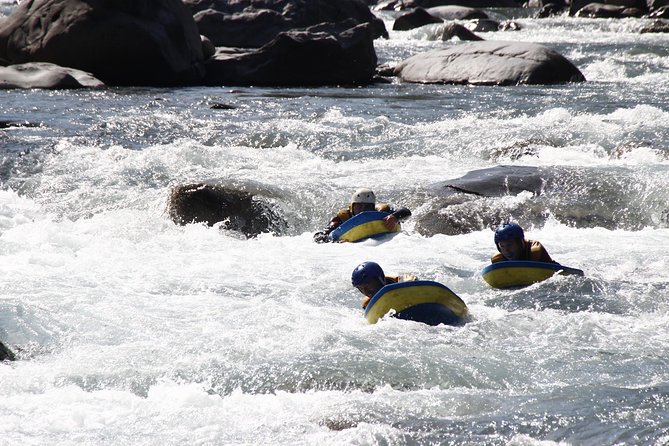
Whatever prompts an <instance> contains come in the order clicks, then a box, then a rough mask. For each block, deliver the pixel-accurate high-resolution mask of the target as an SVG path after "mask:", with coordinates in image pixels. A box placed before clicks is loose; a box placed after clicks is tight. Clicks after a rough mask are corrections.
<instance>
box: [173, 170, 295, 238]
mask: <svg viewBox="0 0 669 446" xmlns="http://www.w3.org/2000/svg"><path fill="white" fill-rule="evenodd" d="M167 212H168V213H169V215H170V218H171V219H172V220H173V221H174V222H175V223H177V224H179V225H186V224H189V223H205V224H207V225H209V226H213V225H214V224H216V223H221V227H222V228H223V229H227V230H231V231H238V232H241V233H242V234H244V235H245V236H246V237H255V236H257V235H258V234H261V233H264V232H272V233H281V232H283V231H285V229H286V227H287V224H286V221H285V220H284V219H283V218H282V217H281V216H280V215H279V214H278V213H277V211H276V210H275V209H274V207H273V206H272V205H271V204H270V203H269V202H268V201H267V200H265V199H263V198H261V197H256V196H254V195H252V194H250V193H248V192H246V191H243V190H238V189H233V188H229V187H225V186H220V185H211V184H204V183H198V184H188V185H184V186H177V187H175V188H174V189H173V190H172V192H171V194H170V197H169V201H168V205H167Z"/></svg>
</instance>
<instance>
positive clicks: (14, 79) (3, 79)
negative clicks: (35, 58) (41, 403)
mask: <svg viewBox="0 0 669 446" xmlns="http://www.w3.org/2000/svg"><path fill="white" fill-rule="evenodd" d="M103 86H104V84H103V83H102V82H100V81H99V80H98V79H96V78H95V77H93V76H92V75H91V74H90V73H85V72H83V71H79V70H74V69H72V68H63V67H61V66H59V65H54V64H51V63H45V62H33V63H26V64H19V65H10V66H8V67H0V89H10V88H44V89H66V88H99V87H103Z"/></svg>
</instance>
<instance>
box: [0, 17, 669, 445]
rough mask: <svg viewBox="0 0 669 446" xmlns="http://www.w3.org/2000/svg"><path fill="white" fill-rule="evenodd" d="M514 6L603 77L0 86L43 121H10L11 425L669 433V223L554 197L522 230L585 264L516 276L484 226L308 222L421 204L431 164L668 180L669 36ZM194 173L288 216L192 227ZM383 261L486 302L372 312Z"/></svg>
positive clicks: (406, 39) (118, 435)
mask: <svg viewBox="0 0 669 446" xmlns="http://www.w3.org/2000/svg"><path fill="white" fill-rule="evenodd" d="M518 21H519V22H520V23H521V24H522V25H523V26H524V29H523V30H522V31H519V32H516V33H512V34H509V33H494V35H495V36H496V37H499V38H506V39H511V38H513V39H514V40H521V41H535V42H541V43H545V44H548V43H550V44H551V45H552V46H554V47H556V48H557V49H559V50H560V52H561V53H563V54H565V55H566V56H567V57H569V58H570V59H572V60H573V61H574V62H575V63H576V65H577V66H579V68H581V70H582V71H583V72H584V73H585V75H586V77H587V78H588V82H587V83H585V84H580V85H559V86H548V87H546V86H522V87H503V88H500V87H465V86H421V85H406V84H405V85H399V84H388V85H375V86H369V87H361V88H355V89H343V88H313V89H307V88H291V89H258V88H243V89H226V88H186V89H174V90H172V89H139V88H138V89H132V88H128V89H109V90H103V91H60V92H46V91H3V92H2V93H0V95H1V96H2V104H3V110H2V119H5V120H16V121H21V122H23V121H26V122H28V123H30V124H32V125H30V126H19V127H14V128H9V129H5V130H1V131H0V151H1V152H2V163H1V164H0V180H1V183H2V188H1V189H2V190H0V274H1V275H2V280H1V282H0V283H1V285H0V340H2V341H3V342H4V343H6V344H7V345H9V346H10V347H12V348H13V349H14V350H15V351H16V352H17V354H18V357H19V360H18V361H16V362H12V363H3V364H0V383H1V385H0V444H7V445H9V444H23V445H43V444H59V445H74V444H77V445H81V444H86V445H100V444H109V445H112V444H113V445H117V444H146V445H154V444H164V445H177V444H199V445H209V444H249V445H250V444H488V445H498V444H511V445H545V444H574V445H576V444H665V443H667V442H669V423H668V422H667V421H666V420H667V419H668V418H669V417H668V415H669V414H668V413H667V407H668V404H669V385H668V383H669V372H668V370H669V367H667V365H668V364H667V359H666V358H667V357H669V351H668V350H669V329H668V328H667V327H669V323H668V322H669V321H668V318H669V317H668V314H669V312H668V310H669V308H668V303H667V298H666V291H667V288H668V285H669V281H667V275H666V271H667V268H668V266H669V265H667V263H668V261H667V255H666V253H667V252H668V251H669V228H668V227H667V225H666V221H662V220H659V219H657V220H653V221H656V223H655V224H654V225H649V226H648V227H644V228H641V229H639V230H623V229H616V230H612V229H606V228H602V227H597V226H595V227H574V226H569V225H567V224H565V223H564V222H560V221H559V220H557V219H556V218H555V217H553V216H551V215H550V214H549V215H546V220H545V224H543V225H537V226H536V227H530V228H527V232H528V237H529V238H532V239H536V240H540V241H541V242H542V243H543V244H544V246H546V248H547V249H548V251H549V252H550V254H551V255H552V257H553V258H554V259H556V260H558V261H559V262H561V263H563V264H565V265H568V266H572V267H576V268H581V269H583V270H584V271H585V277H584V278H578V277H563V276H559V277H554V278H552V279H550V280H549V281H547V282H544V283H540V284H535V285H532V286H530V287H527V288H524V289H521V290H513V291H501V290H494V289H491V288H490V287H488V286H487V285H486V284H485V282H483V281H482V279H481V278H480V271H481V269H482V268H483V267H484V266H485V265H486V264H487V263H488V262H489V259H490V256H491V255H492V254H493V253H494V244H493V241H492V234H493V233H492V231H491V230H490V229H485V230H480V231H475V232H472V233H468V234H462V235H454V236H447V235H442V234H438V235H435V236H432V237H424V236H421V235H419V234H418V233H416V231H414V228H413V225H414V222H415V220H413V219H409V220H408V221H407V223H406V224H405V225H404V226H403V231H402V233H400V234H399V235H397V236H395V237H394V238H393V239H392V240H390V241H388V242H383V243H382V242H377V241H365V242H363V243H358V244H325V245H318V244H315V243H313V242H312V240H311V235H312V233H313V232H315V231H316V230H318V229H320V228H321V227H322V226H323V225H324V224H325V223H326V222H327V221H328V220H329V218H330V217H331V216H332V215H333V214H334V212H336V210H337V209H339V208H340V207H343V206H345V204H346V202H347V200H348V197H349V196H350V194H351V193H352V191H353V190H354V189H356V188H357V187H371V188H373V189H374V190H375V192H376V193H377V196H378V197H379V198H380V199H381V200H383V201H390V202H391V203H393V204H395V205H401V206H407V207H409V208H410V209H411V210H412V211H413V213H414V218H415V217H418V216H420V215H421V213H424V212H425V211H426V210H427V209H428V207H429V202H430V197H429V194H428V193H427V192H426V191H427V190H429V188H430V187H431V186H432V185H433V184H435V183H438V182H442V181H445V180H447V179H451V178H457V177H459V176H462V175H464V174H466V173H467V172H469V171H471V170H474V169H480V168H485V167H491V166H495V165H498V164H509V165H520V166H523V165H525V166H547V167H548V166H555V165H558V166H574V167H587V168H588V169H590V170H588V172H591V174H592V175H594V176H602V177H609V176H610V172H611V171H612V170H613V169H625V171H629V172H633V173H637V174H638V176H639V184H640V187H642V186H643V187H646V188H647V189H648V190H650V191H651V192H652V193H654V194H657V200H658V201H659V202H663V201H666V195H664V194H662V193H660V192H656V191H661V190H663V186H664V185H666V184H667V183H668V181H669V169H668V162H667V149H668V148H667V143H666V141H667V140H669V124H668V123H669V109H668V108H667V102H666V98H667V93H668V91H667V90H668V89H669V75H667V70H666V68H667V67H668V66H669V53H667V51H666V49H665V48H667V43H669V42H668V41H667V37H666V36H663V35H655V36H651V35H639V34H637V33H636V31H637V30H638V29H639V28H640V21H638V20H620V21H610V20H601V21H596V20H585V19H569V18H566V17H560V18H553V19H548V20H546V21H540V20H536V19H531V18H520V19H518ZM431 32H436V31H429V30H425V29H423V30H416V31H410V32H404V33H400V32H392V33H391V39H390V40H388V41H378V43H377V51H378V52H379V55H380V59H381V61H393V60H400V59H401V58H403V57H405V56H406V55H408V54H412V53H413V52H414V51H416V50H417V49H429V48H431V47H435V46H438V45H443V44H444V43H442V42H435V41H431V40H429V35H430V33H431ZM488 38H492V35H491V36H490V37H488ZM448 44H453V43H448ZM629 48H632V49H629ZM214 102H222V103H226V104H229V105H231V106H233V107H234V108H233V109H231V110H225V111H221V110H213V109H211V108H210V104H211V103H214ZM514 142H523V143H528V142H529V144H530V145H531V146H532V148H533V149H534V150H533V152H532V153H531V154H527V155H523V156H520V157H519V158H516V157H511V156H508V155H505V154H504V153H505V152H504V151H500V149H502V148H504V147H508V146H509V145H511V144H513V143H514ZM197 181H212V182H217V183H221V184H226V185H231V186H235V187H241V188H245V189H246V190H249V191H251V192H259V193H261V194H263V196H266V197H268V199H269V200H270V201H271V202H272V203H274V204H275V205H277V206H278V208H279V209H280V210H281V212H282V214H283V215H284V216H285V217H286V219H287V221H288V223H289V229H288V231H287V233H286V234H283V235H280V236H275V235H270V234H263V235H261V236H260V237H258V238H256V239H250V240H247V239H245V238H243V237H242V236H241V235H240V234H236V233H230V232H225V231H221V230H219V229H218V228H217V227H213V228H209V227H206V226H203V225H198V224H193V225H187V226H184V227H181V226H176V225H175V224H173V223H172V221H171V220H170V219H169V218H168V215H167V213H166V203H167V197H168V195H169V191H170V190H171V188H172V187H173V186H175V185H178V184H185V183H189V182H197ZM502 200H509V201H514V202H519V203H526V204H527V206H531V204H532V200H533V197H532V195H531V194H528V193H521V194H519V195H517V196H516V195H513V196H508V197H504V198H502ZM667 208H669V206H667ZM367 260H374V261H376V262H378V263H380V264H381V266H382V267H383V268H384V270H385V271H386V272H387V273H388V274H400V273H413V274H416V275H418V276H419V277H420V278H421V279H427V280H436V281H438V282H441V283H443V284H445V285H447V286H448V287H450V288H451V289H452V290H453V291H454V292H456V293H457V294H458V295H459V296H460V297H461V298H462V299H463V300H464V301H465V302H466V303H467V305H468V307H469V310H470V313H471V314H472V320H471V321H470V322H469V323H467V324H466V325H464V326H462V327H447V326H438V327H429V326H427V325H423V324H419V323H413V322H407V321H401V320H396V319H392V318H390V319H387V320H383V321H381V322H380V323H378V324H375V325H368V324H367V323H366V321H365V319H364V318H363V316H362V309H361V308H360V297H361V296H360V295H359V293H358V292H357V291H356V290H355V289H354V288H352V286H351V284H350V274H351V271H352V270H353V268H354V267H355V266H356V265H357V264H358V263H360V262H362V261H367Z"/></svg>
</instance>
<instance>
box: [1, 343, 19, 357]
mask: <svg viewBox="0 0 669 446" xmlns="http://www.w3.org/2000/svg"><path fill="white" fill-rule="evenodd" d="M15 359H16V356H15V355H14V352H12V351H11V350H10V349H9V348H8V347H6V346H5V344H3V343H2V342H0V361H13V360H15Z"/></svg>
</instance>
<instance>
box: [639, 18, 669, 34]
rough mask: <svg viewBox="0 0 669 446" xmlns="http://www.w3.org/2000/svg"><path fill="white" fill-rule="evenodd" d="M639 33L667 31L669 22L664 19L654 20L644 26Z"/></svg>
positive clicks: (668, 30)
mask: <svg viewBox="0 0 669 446" xmlns="http://www.w3.org/2000/svg"><path fill="white" fill-rule="evenodd" d="M639 32H640V33H641V34H645V33H669V22H667V21H665V20H655V21H654V22H653V23H651V24H650V25H648V26H644V27H643V28H642V29H641V31H639Z"/></svg>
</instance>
